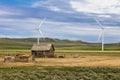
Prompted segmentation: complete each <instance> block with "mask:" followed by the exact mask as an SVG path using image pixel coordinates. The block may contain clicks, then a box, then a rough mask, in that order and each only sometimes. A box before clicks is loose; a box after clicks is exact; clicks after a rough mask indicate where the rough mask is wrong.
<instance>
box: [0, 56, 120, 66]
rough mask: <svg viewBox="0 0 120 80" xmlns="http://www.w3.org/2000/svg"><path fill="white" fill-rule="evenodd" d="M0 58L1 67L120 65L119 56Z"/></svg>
mask: <svg viewBox="0 0 120 80" xmlns="http://www.w3.org/2000/svg"><path fill="white" fill-rule="evenodd" d="M2 61H3V59H2V58H0V65H1V67H15V66H68V67H73V66H78V67H79V66H100V67H120V57H117V56H81V57H79V58H37V59H36V61H35V62H12V63H3V62H2Z"/></svg>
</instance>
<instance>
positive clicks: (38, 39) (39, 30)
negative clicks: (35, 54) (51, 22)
mask: <svg viewBox="0 0 120 80" xmlns="http://www.w3.org/2000/svg"><path fill="white" fill-rule="evenodd" d="M45 20H46V18H44V19H43V20H42V21H41V23H40V24H39V26H38V28H36V30H37V31H38V38H37V44H39V43H40V36H39V35H41V37H42V39H43V40H44V41H45V39H44V36H43V33H42V31H41V29H40V28H41V26H42V25H43V23H44V22H45Z"/></svg>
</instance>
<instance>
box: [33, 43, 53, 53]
mask: <svg viewBox="0 0 120 80" xmlns="http://www.w3.org/2000/svg"><path fill="white" fill-rule="evenodd" d="M51 48H53V50H54V46H53V44H33V46H32V49H31V50H35V51H46V50H50V49H51Z"/></svg>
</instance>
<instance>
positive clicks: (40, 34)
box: [39, 30, 45, 41]
mask: <svg viewBox="0 0 120 80" xmlns="http://www.w3.org/2000/svg"><path fill="white" fill-rule="evenodd" d="M39 33H40V35H41V37H42V39H43V40H44V41H45V39H44V35H43V33H42V31H41V30H39Z"/></svg>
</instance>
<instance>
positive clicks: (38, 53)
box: [31, 44, 55, 58]
mask: <svg viewBox="0 0 120 80" xmlns="http://www.w3.org/2000/svg"><path fill="white" fill-rule="evenodd" d="M54 51H55V48H54V45H53V44H33V46H32V49H31V53H32V55H33V56H34V57H41V58H45V57H54Z"/></svg>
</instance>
